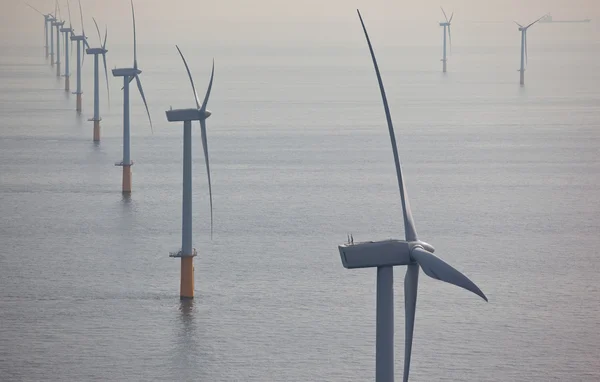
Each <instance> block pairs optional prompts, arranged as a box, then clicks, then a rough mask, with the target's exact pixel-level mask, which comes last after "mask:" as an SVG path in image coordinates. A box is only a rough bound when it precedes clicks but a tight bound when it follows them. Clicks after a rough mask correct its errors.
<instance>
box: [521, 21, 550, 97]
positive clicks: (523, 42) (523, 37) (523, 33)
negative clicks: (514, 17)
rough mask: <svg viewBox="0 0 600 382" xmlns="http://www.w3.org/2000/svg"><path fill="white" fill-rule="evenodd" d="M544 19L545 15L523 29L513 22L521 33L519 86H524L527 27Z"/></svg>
mask: <svg viewBox="0 0 600 382" xmlns="http://www.w3.org/2000/svg"><path fill="white" fill-rule="evenodd" d="M544 17H546V15H544V16H542V17H540V18H539V19H537V20H535V21H534V22H532V23H531V24H529V25H527V26H526V27H524V26H523V25H521V24H519V23H518V22H516V21H515V24H517V25H518V26H519V31H520V32H521V68H520V69H519V72H520V76H519V77H520V80H519V83H520V84H521V86H522V85H525V65H526V63H527V29H529V27H531V26H532V25H533V24H535V23H537V22H538V21H540V20H541V19H543V18H544Z"/></svg>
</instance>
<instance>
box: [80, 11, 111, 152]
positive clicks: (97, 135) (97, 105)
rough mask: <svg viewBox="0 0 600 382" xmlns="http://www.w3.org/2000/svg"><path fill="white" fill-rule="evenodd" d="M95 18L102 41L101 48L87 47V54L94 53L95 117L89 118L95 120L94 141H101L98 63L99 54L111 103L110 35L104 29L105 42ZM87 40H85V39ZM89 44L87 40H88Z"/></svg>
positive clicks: (99, 38) (99, 37)
mask: <svg viewBox="0 0 600 382" xmlns="http://www.w3.org/2000/svg"><path fill="white" fill-rule="evenodd" d="M92 20H94V25H96V32H98V40H99V41H100V44H101V46H100V48H89V45H88V48H87V49H86V51H85V52H86V53H87V54H93V55H94V117H93V118H90V119H88V121H94V142H100V121H101V120H102V118H100V75H99V73H98V71H99V69H100V68H99V64H98V55H102V61H103V63H104V76H105V77H106V94H107V97H108V103H109V104H110V90H109V88H108V69H107V68H106V52H108V50H106V38H107V37H108V29H104V42H102V37H101V36H100V28H98V23H97V22H96V19H94V18H93V17H92ZM84 41H85V40H84ZM86 45H87V42H86ZM78 99H81V95H79V96H78Z"/></svg>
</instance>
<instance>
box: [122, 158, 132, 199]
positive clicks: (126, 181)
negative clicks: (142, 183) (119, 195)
mask: <svg viewBox="0 0 600 382" xmlns="http://www.w3.org/2000/svg"><path fill="white" fill-rule="evenodd" d="M129 192H131V165H123V193H129Z"/></svg>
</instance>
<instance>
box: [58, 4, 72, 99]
mask: <svg viewBox="0 0 600 382" xmlns="http://www.w3.org/2000/svg"><path fill="white" fill-rule="evenodd" d="M67 9H68V11H69V27H68V28H60V31H61V32H62V33H64V34H65V91H66V92H68V91H69V90H70V83H69V78H70V77H71V73H70V71H69V45H70V43H69V41H71V35H72V34H73V32H74V30H73V25H72V24H71V6H70V5H69V0H67Z"/></svg>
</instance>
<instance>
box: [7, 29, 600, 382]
mask: <svg viewBox="0 0 600 382" xmlns="http://www.w3.org/2000/svg"><path fill="white" fill-rule="evenodd" d="M356 28H357V30H356V31H355V32H356V34H355V36H356V39H355V41H354V42H351V43H346V44H325V43H323V44H316V45H313V44H308V43H299V42H293V43H291V44H285V43H276V42H273V43H261V42H260V41H257V42H254V43H253V44H251V45H245V46H244V45H231V44H230V45H228V46H219V45H218V44H214V45H212V46H203V47H202V49H200V47H199V46H196V45H193V44H187V45H182V50H183V51H184V53H185V54H186V55H187V59H188V62H189V63H190V67H191V70H192V73H193V75H194V78H195V82H196V86H197V87H198V92H199V93H200V94H201V95H200V96H201V98H202V96H203V94H204V91H205V89H206V84H207V82H208V78H209V74H210V65H211V59H212V57H213V56H214V57H215V64H216V69H215V82H214V87H213V93H212V96H211V99H210V101H209V105H208V108H209V109H210V110H211V111H212V113H213V114H212V116H211V117H210V119H209V120H208V143H209V152H210V157H211V172H212V181H213V194H214V214H215V227H214V237H213V239H212V240H210V227H209V211H208V190H207V184H206V170H205V167H204V159H203V155H202V149H201V140H200V134H199V128H194V132H193V134H194V143H193V149H194V153H193V161H194V163H193V166H194V167H193V173H194V179H193V185H194V190H193V195H194V196H193V201H194V212H193V222H194V229H193V232H194V239H193V242H194V246H195V247H196V248H197V250H198V257H197V258H196V259H195V276H196V293H197V295H196V298H195V299H194V301H193V302H188V303H183V302H180V300H179V296H178V292H179V290H178V288H179V261H178V260H175V259H172V258H169V257H168V254H169V251H174V250H178V249H179V248H180V245H181V192H182V191H181V174H182V126H181V125H180V124H169V123H168V122H167V121H166V118H165V115H164V111H165V110H167V109H168V108H169V107H170V106H173V107H174V108H179V107H191V106H192V105H194V101H193V95H192V92H191V88H190V86H189V83H188V80H187V76H186V73H185V69H184V67H183V64H182V63H181V61H180V59H179V57H178V56H177V53H176V50H175V47H174V46H172V45H149V44H148V42H146V44H144V43H143V42H142V43H140V46H139V49H138V56H139V57H138V60H139V64H140V68H141V69H142V70H143V73H142V74H141V80H142V83H143V85H144V90H145V92H146V96H147V98H148V102H149V107H150V110H151V115H152V119H153V122H154V133H152V132H151V131H150V127H149V124H148V121H147V117H146V116H145V110H144V108H143V104H142V102H141V99H140V97H139V95H138V94H136V92H137V90H135V87H132V88H131V94H132V97H131V100H132V107H131V113H132V159H133V160H134V161H135V165H134V166H133V192H132V194H131V197H124V196H122V194H121V192H120V187H121V172H120V168H119V167H115V166H114V163H115V162H119V161H120V160H121V155H122V141H121V139H122V138H121V137H122V121H121V118H122V106H121V105H122V92H121V91H120V87H121V85H122V84H121V83H120V82H119V81H118V80H117V79H114V78H112V77H111V78H109V80H110V86H111V89H110V90H111V91H110V97H111V100H110V109H108V107H107V99H106V91H105V84H104V80H103V79H102V80H101V85H102V89H101V96H102V99H101V114H102V118H103V119H102V122H101V125H102V141H101V143H100V144H98V145H95V144H94V143H93V142H92V123H91V122H88V121H87V119H88V118H90V117H91V116H92V105H93V101H92V94H93V92H92V65H91V64H92V61H93V60H91V57H87V58H86V62H85V66H84V69H83V70H84V73H83V74H84V84H83V86H84V93H85V94H84V111H83V113H82V114H81V115H77V114H76V112H75V110H74V108H75V96H74V95H72V94H68V93H66V92H65V91H64V90H63V86H64V83H63V80H62V79H60V80H59V79H57V78H56V76H55V70H54V69H53V68H50V65H49V64H48V62H46V61H45V60H44V57H43V49H42V48H41V44H40V46H29V45H27V46H6V47H2V52H3V54H2V56H0V216H1V220H0V243H1V245H0V380H2V381H105V380H110V381H142V380H143V381H165V380H172V381H175V380H177V381H192V380H193V381H198V380H202V381H350V380H352V381H365V380H373V379H374V369H375V359H374V351H375V343H374V341H375V273H376V272H375V270H372V269H367V270H346V269H344V268H343V267H342V265H341V261H340V258H339V253H338V250H337V245H338V244H340V243H343V242H345V241H346V237H347V234H348V233H352V234H353V237H354V239H355V240H357V241H358V240H377V239H385V238H403V226H402V215H401V207H400V200H399V195H398V190H397V183H396V179H395V172H394V164H393V158H392V153H391V148H390V141H389V136H388V131H387V127H386V125H385V116H384V114H383V108H382V105H381V100H380V95H379V90H378V88H377V82H376V78H375V75H374V72H373V67H372V64H371V62H370V59H369V56H368V50H367V47H366V44H365V41H364V38H363V37H361V35H360V30H359V29H358V28H359V27H358V25H356ZM540 28H541V27H540ZM440 34H441V33H440ZM381 36H382V32H381V31H380V30H378V29H376V28H375V32H374V33H373V35H372V38H373V43H374V45H375V50H376V53H377V55H378V59H379V63H380V67H381V70H382V75H383V80H384V83H385V85H386V86H387V92H388V97H389V100H390V107H391V111H392V116H393V119H394V122H395V128H396V136H397V140H398V145H399V151H400V157H401V161H402V164H403V168H404V171H405V176H406V182H407V189H408V194H409V197H410V201H411V205H412V209H413V214H414V218H415V222H416V227H417V230H418V232H419V235H420V238H422V239H423V240H425V241H427V242H430V243H431V244H433V245H434V246H435V248H436V254H438V255H439V256H440V257H442V258H443V259H445V260H446V261H448V262H449V263H450V264H452V265H454V266H455V267H456V268H458V269H459V270H461V271H463V272H464V273H465V274H466V275H467V276H469V277H470V278H471V279H472V280H473V281H475V282H476V283H477V284H478V285H479V286H480V287H481V289H482V290H483V291H484V292H485V293H486V294H487V296H488V297H489V300H490V301H489V303H485V302H483V301H482V300H481V299H479V298H478V297H476V296H475V295H473V294H470V293H468V292H466V291H464V290H462V289H459V288H456V287H454V286H451V285H448V284H444V283H441V282H439V281H436V280H432V279H430V278H428V277H427V276H426V275H424V274H423V273H421V277H420V284H419V297H418V303H417V316H416V327H415V338H414V347H413V359H412V368H411V380H412V381H478V382H484V381H540V382H542V381H543V382H548V381H598V380H600V358H599V357H598V354H600V303H599V302H600V287H599V283H598V273H599V272H600V260H599V253H598V248H600V219H599V216H600V192H599V190H600V175H599V174H600V159H599V158H600V149H599V147H600V131H599V128H600V71H599V70H598V62H599V59H600V44H598V43H595V44H592V45H589V44H579V43H577V41H576V40H572V41H571V40H569V39H568V37H563V39H562V40H560V41H552V40H543V43H539V44H538V45H536V44H534V43H533V40H531V39H532V37H533V36H530V42H529V44H530V47H529V50H530V51H529V64H528V68H527V72H526V85H525V87H523V88H521V87H519V85H518V72H517V71H516V69H517V68H518V54H519V51H518V46H517V45H515V44H516V43H518V36H517V35H516V34H515V36H514V39H515V41H514V43H515V44H513V45H506V44H503V43H498V44H494V43H493V41H492V43H491V45H486V46H484V45H481V44H480V45H477V44H475V45H467V46H462V47H461V46H460V44H456V46H455V47H454V49H453V53H452V56H450V60H449V62H448V68H449V73H447V74H446V75H443V74H442V73H440V70H441V63H440V62H439V59H440V55H441V49H440V47H439V46H396V45H394V44H393V43H392V42H391V40H390V39H386V42H385V43H381V42H378V41H380V40H381V39H382V37H381ZM538 36H539V34H538ZM440 37H441V36H440ZM540 39H541V37H540ZM109 49H110V51H109V55H108V56H107V58H108V59H109V69H110V68H112V67H114V66H117V67H119V66H125V65H130V63H131V52H130V49H131V47H130V45H129V44H127V43H123V42H122V43H120V44H114V45H111V46H109ZM72 67H73V64H72ZM72 73H73V75H72V77H71V86H72V90H73V89H74V87H75V72H74V68H73V72H72ZM109 74H110V72H109ZM404 271H405V270H404V269H403V268H397V269H396V271H395V275H396V280H395V281H396V282H395V293H396V304H395V308H394V309H395V312H396V335H395V339H396V355H395V357H396V361H397V362H396V373H397V378H400V375H401V371H402V360H403V349H404V345H403V343H404V306H403V283H402V280H403V276H404Z"/></svg>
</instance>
